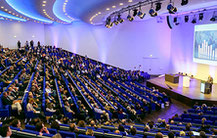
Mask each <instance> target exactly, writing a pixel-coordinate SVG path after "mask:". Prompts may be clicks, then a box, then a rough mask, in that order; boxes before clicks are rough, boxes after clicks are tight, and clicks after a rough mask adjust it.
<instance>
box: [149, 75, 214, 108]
mask: <svg viewBox="0 0 217 138" xmlns="http://www.w3.org/2000/svg"><path fill="white" fill-rule="evenodd" d="M182 82H183V76H181V75H180V76H179V83H176V84H175V83H171V82H167V81H165V76H162V77H157V78H153V79H150V80H148V81H147V82H146V85H147V86H148V87H155V88H157V89H159V91H161V92H165V93H167V94H168V95H169V96H170V97H171V98H173V99H175V100H178V101H180V102H183V103H185V104H187V105H189V106H192V105H193V104H194V103H195V102H198V103H206V104H217V84H213V87H212V92H211V93H210V94H203V93H201V92H200V82H201V80H198V79H195V78H191V80H190V87H189V88H186V87H183V84H182ZM169 87H171V88H172V89H170V88H169Z"/></svg>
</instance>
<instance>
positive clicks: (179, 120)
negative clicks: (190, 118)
mask: <svg viewBox="0 0 217 138" xmlns="http://www.w3.org/2000/svg"><path fill="white" fill-rule="evenodd" d="M174 121H177V122H181V121H182V118H179V117H176V118H174Z"/></svg>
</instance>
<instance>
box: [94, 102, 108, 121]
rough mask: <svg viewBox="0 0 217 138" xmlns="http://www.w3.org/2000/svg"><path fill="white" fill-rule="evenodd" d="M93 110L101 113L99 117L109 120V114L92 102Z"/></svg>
mask: <svg viewBox="0 0 217 138" xmlns="http://www.w3.org/2000/svg"><path fill="white" fill-rule="evenodd" d="M94 111H95V112H96V113H99V114H101V118H103V119H105V120H106V121H109V120H110V117H109V114H108V113H107V112H106V111H105V110H102V109H100V108H99V107H98V106H97V105H96V104H94Z"/></svg>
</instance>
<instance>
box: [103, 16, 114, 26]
mask: <svg viewBox="0 0 217 138" xmlns="http://www.w3.org/2000/svg"><path fill="white" fill-rule="evenodd" d="M105 26H106V27H107V28H111V27H112V26H113V23H112V22H111V17H108V18H107V19H106V24H105Z"/></svg>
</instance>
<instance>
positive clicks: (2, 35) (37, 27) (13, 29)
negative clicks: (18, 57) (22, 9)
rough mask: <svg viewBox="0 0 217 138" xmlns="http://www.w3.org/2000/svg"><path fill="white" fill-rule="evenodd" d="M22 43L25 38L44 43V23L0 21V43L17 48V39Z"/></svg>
mask: <svg viewBox="0 0 217 138" xmlns="http://www.w3.org/2000/svg"><path fill="white" fill-rule="evenodd" d="M18 40H20V41H21V44H22V45H24V44H25V42H26V40H28V41H31V40H34V42H35V44H36V43H37V41H41V43H42V44H43V43H44V25H43V24H38V23H32V22H27V23H22V22H14V21H13V22H11V21H0V44H2V45H3V46H4V47H9V48H17V41H18Z"/></svg>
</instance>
